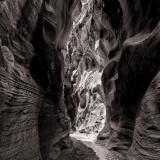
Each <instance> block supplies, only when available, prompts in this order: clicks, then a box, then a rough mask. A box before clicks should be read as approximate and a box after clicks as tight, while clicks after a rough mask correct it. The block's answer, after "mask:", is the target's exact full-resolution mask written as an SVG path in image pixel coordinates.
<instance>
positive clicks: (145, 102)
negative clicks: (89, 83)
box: [99, 0, 160, 160]
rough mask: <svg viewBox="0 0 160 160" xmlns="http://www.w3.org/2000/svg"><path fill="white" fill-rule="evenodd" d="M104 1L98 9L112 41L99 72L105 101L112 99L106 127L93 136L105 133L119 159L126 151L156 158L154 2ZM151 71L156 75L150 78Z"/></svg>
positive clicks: (156, 16) (157, 40)
mask: <svg viewBox="0 0 160 160" xmlns="http://www.w3.org/2000/svg"><path fill="white" fill-rule="evenodd" d="M105 6H106V7H104V12H105V13H106V14H107V16H108V17H109V21H110V24H111V26H112V29H113V31H114V33H115V34H116V37H117V44H116V45H115V46H114V47H113V48H111V50H110V52H109V54H108V59H109V64H108V65H107V66H106V68H105V69H104V71H103V74H102V83H103V89H104V91H105V96H106V102H107V100H108V98H109V99H110V98H111V97H112V100H111V101H109V102H110V103H107V105H106V107H107V108H108V111H109V113H108V116H109V119H108V124H107V125H109V127H106V128H107V129H106V130H103V132H102V133H101V135H100V136H99V138H101V139H102V137H103V138H104V135H106V137H107V136H109V143H108V148H109V149H110V150H113V151H116V152H119V153H120V154H121V156H122V157H123V158H124V159H125V158H126V155H127V157H128V159H130V160H132V159H159V153H158V150H157V148H159V147H160V146H159V143H157V138H158V135H159V133H158V131H157V127H156V126H155V125H156V123H159V119H158V114H159V113H158V112H159V111H158V108H159V106H158V104H157V103H156V101H157V100H158V99H159V98H158V96H157V94H158V93H157V92H158V90H156V89H157V86H158V75H157V73H158V72H159V58H160V56H159V49H160V48H159V46H160V45H159V44H160V37H159V29H160V26H159V18H160V17H159V16H160V14H159V7H160V3H159V1H145V2H143V1H139V2H137V1H127V0H126V1H114V2H113V1H109V0H108V1H105ZM109 8H112V9H109ZM113 15H114V16H113ZM116 19H117V20H116ZM115 20H116V23H118V24H116V23H115ZM115 24H116V26H115ZM156 75H157V78H156V80H153V78H154V77H155V76H156ZM152 80H153V81H152ZM153 85H154V87H153ZM108 86H109V87H111V88H110V89H108ZM106 90H107V92H106ZM108 90H109V92H108ZM153 90H155V92H154V93H153ZM151 93H153V94H151ZM155 97H157V98H155ZM146 111H147V112H146ZM151 117H152V118H151ZM151 119H152V120H151ZM149 126H154V127H151V128H150V127H149ZM148 127H149V128H150V129H149V130H148ZM108 128H109V129H108ZM105 132H106V133H109V132H110V133H111V134H110V135H108V134H104V133H105ZM153 146H155V147H154V149H153V148H152V147H153ZM129 148H130V149H129ZM128 151H129V152H128ZM127 153H128V154H127Z"/></svg>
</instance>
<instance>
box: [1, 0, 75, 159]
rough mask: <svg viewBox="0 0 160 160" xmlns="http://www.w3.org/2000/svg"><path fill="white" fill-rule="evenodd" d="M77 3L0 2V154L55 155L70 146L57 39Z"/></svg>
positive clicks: (66, 29)
mask: <svg viewBox="0 0 160 160" xmlns="http://www.w3.org/2000/svg"><path fill="white" fill-rule="evenodd" d="M76 4H78V3H74V1H43V0H13V1H9V0H4V1H1V2H0V18H1V24H0V93H1V94H0V99H1V102H0V159H1V160H40V159H45V160H47V159H57V157H58V156H59V155H60V153H61V150H63V149H64V148H68V147H70V146H71V141H70V140H69V131H70V119H69V117H68V115H67V109H66V107H65V103H64V94H63V92H64V91H63V79H64V78H63V70H64V69H63V63H64V62H63V56H62V53H61V48H62V46H63V42H62V41H60V40H63V41H65V37H66V36H67V33H68V32H69V28H70V25H71V21H70V19H68V17H72V15H71V13H72V12H71V10H74V8H75V5H76ZM71 6H72V7H71ZM73 16H74V15H73ZM66 17H67V20H66ZM64 24H65V25H64ZM64 26H65V27H64Z"/></svg>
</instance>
